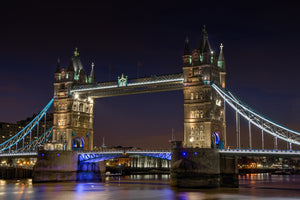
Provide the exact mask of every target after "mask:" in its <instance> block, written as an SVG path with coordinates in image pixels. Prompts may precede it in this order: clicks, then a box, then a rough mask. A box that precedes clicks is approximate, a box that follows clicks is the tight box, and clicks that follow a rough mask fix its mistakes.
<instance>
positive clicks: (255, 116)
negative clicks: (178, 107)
mask: <svg viewBox="0 0 300 200" xmlns="http://www.w3.org/2000/svg"><path fill="white" fill-rule="evenodd" d="M207 86H209V85H207ZM183 87H184V84H183V75H182V74H176V75H166V76H157V77H154V76H153V77H149V78H142V79H133V80H132V81H131V82H130V81H129V82H128V84H127V85H124V86H118V84H115V83H114V84H113V83H112V82H111V83H107V84H105V83H100V84H96V85H95V86H90V85H88V86H78V88H76V87H74V88H73V89H72V90H71V91H72V92H73V93H78V94H80V93H81V92H82V93H86V94H87V95H91V96H93V97H96V96H97V97H99V96H101V97H104V96H112V95H125V94H129V93H130V94H133V93H145V92H153V90H155V91H156V90H157V91H163V90H170V88H171V90H172V89H174V90H179V89H182V88H183ZM211 87H212V88H213V89H214V90H215V91H216V92H217V93H218V95H219V96H220V97H221V98H222V99H223V100H224V102H225V103H226V104H228V105H230V107H232V108H233V109H234V110H235V111H236V116H237V117H236V120H239V117H238V115H240V116H242V117H244V118H245V119H246V120H248V121H249V135H248V138H249V147H250V149H252V139H251V138H252V136H251V125H255V126H256V127H258V128H259V129H261V137H262V141H261V143H262V149H264V133H267V134H270V135H272V136H274V137H275V144H274V149H277V139H278V138H279V139H282V140H284V141H286V142H288V143H289V145H290V150H292V144H296V145H300V133H299V132H296V131H293V130H291V129H289V128H286V127H284V126H282V125H279V124H278V123H276V122H273V121H272V120H270V119H268V118H266V117H264V116H263V115H261V114H259V113H258V112H256V111H255V110H254V109H252V108H250V107H249V106H247V105H246V104H245V103H243V102H242V101H241V100H239V99H238V98H237V97H235V96H234V95H233V94H232V93H231V92H230V91H228V90H227V89H225V88H223V89H222V88H220V87H218V86H217V85H216V84H214V83H212V82H211ZM89 91H93V92H91V93H89ZM52 103H53V99H52V100H51V101H50V102H49V103H48V104H47V105H46V106H45V108H44V109H43V110H42V111H41V112H40V113H39V114H38V115H37V116H36V117H35V118H34V119H33V120H32V121H31V122H30V123H29V124H28V125H27V126H26V127H25V128H24V129H22V130H21V131H20V132H18V133H17V134H16V135H14V136H13V137H12V138H10V139H9V140H7V141H5V142H3V143H2V144H0V152H10V148H11V147H12V146H15V147H16V148H15V151H14V153H18V152H30V151H35V149H36V148H37V146H39V145H41V144H43V143H44V142H45V141H47V140H48V139H50V137H51V136H52V132H53V128H52V127H51V128H50V129H49V130H47V131H46V130H45V132H44V133H43V134H41V135H40V136H39V137H38V138H37V139H35V140H32V141H30V143H29V144H27V145H24V139H25V137H26V136H28V135H30V138H31V131H32V129H33V128H34V127H36V126H37V125H38V123H39V121H40V120H41V119H42V118H43V117H44V116H46V112H47V111H48V110H49V108H50V106H51V105H52ZM237 124H238V122H237ZM236 137H237V139H236V141H237V145H236V147H237V149H241V145H240V138H241V135H240V131H239V127H238V126H237V129H236ZM235 151H237V152H241V151H239V150H235ZM224 152H227V151H224ZM122 153H124V152H114V153H111V152H110V153H109V152H107V153H105V152H102V153H99V154H93V155H92V154H88V153H80V159H82V161H83V160H89V159H97V158H99V157H101V159H102V157H103V156H104V155H105V154H107V156H115V155H118V156H119V155H121V154H122ZM126 153H127V154H139V155H142V154H143V153H145V155H146V154H147V156H150V152H139V153H138V152H130V151H127V152H126ZM221 153H223V150H222V151H221ZM261 153H266V152H265V151H261ZM273 153H275V152H274V151H273ZM288 153H289V154H290V153H295V154H297V152H296V151H288ZM88 156H90V157H88ZM92 156H93V157H92ZM151 156H153V157H159V158H163V159H168V160H169V159H170V158H171V157H170V154H165V153H161V152H156V153H154V152H152V153H151Z"/></svg>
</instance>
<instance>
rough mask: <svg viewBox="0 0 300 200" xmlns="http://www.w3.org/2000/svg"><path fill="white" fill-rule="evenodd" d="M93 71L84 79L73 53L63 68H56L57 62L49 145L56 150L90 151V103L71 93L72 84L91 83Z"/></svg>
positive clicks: (91, 125)
mask: <svg viewBox="0 0 300 200" xmlns="http://www.w3.org/2000/svg"><path fill="white" fill-rule="evenodd" d="M94 81H95V75H94V69H93V64H92V70H91V74H90V76H87V75H86V73H85V71H84V69H83V67H82V64H81V61H80V59H79V53H78V52H77V50H76V51H75V52H74V56H73V57H72V59H71V62H70V64H69V66H68V67H67V69H64V68H62V69H60V66H59V62H58V64H57V69H56V73H55V82H54V114H53V138H52V140H53V141H52V143H54V144H61V145H55V146H57V147H61V149H60V150H76V149H77V150H92V148H93V121H94V100H93V99H91V98H89V97H87V96H82V95H78V94H76V93H75V94H71V92H70V91H71V89H72V87H73V86H74V85H85V84H93V83H94Z"/></svg>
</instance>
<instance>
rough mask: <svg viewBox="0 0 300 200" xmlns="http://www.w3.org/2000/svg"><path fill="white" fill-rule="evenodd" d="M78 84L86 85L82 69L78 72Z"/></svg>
mask: <svg viewBox="0 0 300 200" xmlns="http://www.w3.org/2000/svg"><path fill="white" fill-rule="evenodd" d="M79 83H81V84H85V83H86V73H85V71H84V69H83V68H82V69H81V70H80V71H79Z"/></svg>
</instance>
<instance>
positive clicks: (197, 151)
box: [170, 148, 238, 188]
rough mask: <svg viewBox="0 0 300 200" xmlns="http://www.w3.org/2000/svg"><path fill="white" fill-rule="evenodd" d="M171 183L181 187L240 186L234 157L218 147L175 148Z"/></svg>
mask: <svg viewBox="0 0 300 200" xmlns="http://www.w3.org/2000/svg"><path fill="white" fill-rule="evenodd" d="M172 153H173V155H172V161H171V170H170V184H171V186H174V187H181V188H217V187H238V179H237V165H236V159H235V158H234V157H228V158H227V157H225V156H220V154H219V152H218V150H217V149H210V148H173V149H172Z"/></svg>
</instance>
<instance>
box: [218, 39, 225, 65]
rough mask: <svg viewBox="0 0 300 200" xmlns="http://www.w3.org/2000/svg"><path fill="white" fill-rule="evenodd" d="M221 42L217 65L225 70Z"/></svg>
mask: <svg viewBox="0 0 300 200" xmlns="http://www.w3.org/2000/svg"><path fill="white" fill-rule="evenodd" d="M223 47H224V46H223V44H222V43H221V45H220V54H219V58H218V67H219V68H220V69H221V70H222V71H225V70H226V68H225V58H224V54H223Z"/></svg>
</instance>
